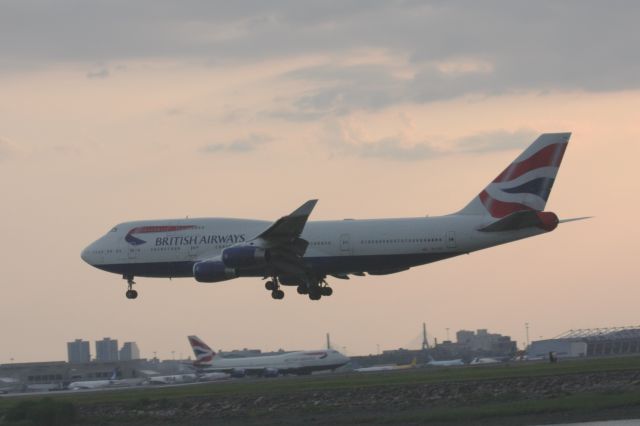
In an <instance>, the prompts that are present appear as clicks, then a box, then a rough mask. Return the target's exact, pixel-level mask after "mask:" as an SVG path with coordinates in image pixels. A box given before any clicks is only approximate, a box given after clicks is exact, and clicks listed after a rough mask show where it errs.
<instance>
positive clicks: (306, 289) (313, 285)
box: [298, 278, 333, 300]
mask: <svg viewBox="0 0 640 426" xmlns="http://www.w3.org/2000/svg"><path fill="white" fill-rule="evenodd" d="M298 294H306V295H308V296H309V299H311V300H320V299H321V298H322V296H331V295H332V294H333V289H332V288H331V287H329V283H327V282H326V281H325V280H324V278H323V279H320V280H319V281H317V282H308V283H302V284H300V285H299V286H298Z"/></svg>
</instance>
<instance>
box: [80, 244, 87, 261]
mask: <svg viewBox="0 0 640 426" xmlns="http://www.w3.org/2000/svg"><path fill="white" fill-rule="evenodd" d="M80 257H81V258H82V260H84V261H85V262H87V263H89V247H87V248H86V249H84V250H82V252H81V253H80Z"/></svg>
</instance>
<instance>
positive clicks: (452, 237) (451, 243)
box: [445, 231, 456, 248]
mask: <svg viewBox="0 0 640 426" xmlns="http://www.w3.org/2000/svg"><path fill="white" fill-rule="evenodd" d="M445 238H446V239H447V247H448V248H456V232H455V231H449V232H447V234H446V236H445Z"/></svg>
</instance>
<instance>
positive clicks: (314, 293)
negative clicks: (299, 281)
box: [309, 288, 322, 300]
mask: <svg viewBox="0 0 640 426" xmlns="http://www.w3.org/2000/svg"><path fill="white" fill-rule="evenodd" d="M321 297H322V293H321V292H320V289H319V288H310V289H309V299H311V300H320V298H321Z"/></svg>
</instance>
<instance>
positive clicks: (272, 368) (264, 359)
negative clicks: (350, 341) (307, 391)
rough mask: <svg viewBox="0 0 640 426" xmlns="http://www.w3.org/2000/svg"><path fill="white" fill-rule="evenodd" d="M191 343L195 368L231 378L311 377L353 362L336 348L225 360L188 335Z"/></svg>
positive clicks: (198, 339)
mask: <svg viewBox="0 0 640 426" xmlns="http://www.w3.org/2000/svg"><path fill="white" fill-rule="evenodd" d="M189 344H190V345H191V349H193V354H194V355H195V356H196V360H195V361H194V363H193V366H194V367H196V368H198V369H199V370H200V371H202V372H203V373H207V372H209V373H210V372H223V373H228V374H230V375H231V376H232V377H243V376H245V375H247V374H248V375H260V376H266V377H275V376H278V375H280V374H311V373H313V372H314V371H323V370H335V369H336V368H340V367H342V366H343V365H345V364H347V363H348V362H349V361H350V359H349V358H348V357H346V356H344V355H342V354H341V353H340V352H338V351H335V350H333V349H322V350H318V351H295V352H285V353H283V354H277V355H262V356H252V357H240V358H223V357H221V356H219V355H218V354H216V353H215V352H214V351H213V350H212V349H211V348H210V347H209V346H208V345H207V344H206V343H205V342H204V341H202V340H201V339H200V338H198V336H189Z"/></svg>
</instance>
